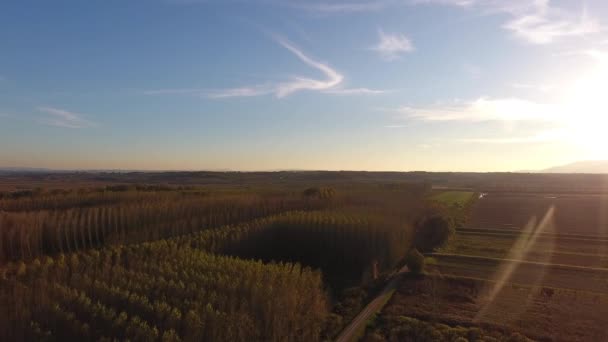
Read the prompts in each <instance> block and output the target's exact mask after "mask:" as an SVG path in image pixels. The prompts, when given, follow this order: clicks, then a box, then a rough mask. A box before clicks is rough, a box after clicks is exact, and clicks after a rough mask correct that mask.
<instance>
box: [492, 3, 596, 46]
mask: <svg viewBox="0 0 608 342" xmlns="http://www.w3.org/2000/svg"><path fill="white" fill-rule="evenodd" d="M535 3H536V4H537V5H536V8H535V9H534V10H532V11H531V12H528V13H523V14H521V15H516V16H515V17H514V18H513V19H511V20H509V21H508V22H507V23H505V24H504V26H503V27H504V28H505V29H507V30H509V31H511V32H513V33H514V34H515V36H517V37H519V38H522V39H523V40H525V41H527V42H529V43H533V44H548V43H552V42H554V41H557V40H559V39H562V38H567V37H582V36H586V35H589V34H593V33H598V32H600V31H601V30H602V28H601V25H600V23H599V21H598V20H597V19H596V18H593V17H591V16H590V15H589V14H588V13H587V11H586V10H585V9H583V11H582V13H581V14H580V15H572V14H571V13H570V12H567V11H563V10H560V9H557V8H552V7H550V6H549V1H548V0H545V1H536V2H535Z"/></svg>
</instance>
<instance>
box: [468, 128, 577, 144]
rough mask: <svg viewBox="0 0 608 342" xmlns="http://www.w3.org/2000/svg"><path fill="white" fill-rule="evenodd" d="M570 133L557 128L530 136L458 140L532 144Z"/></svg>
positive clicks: (563, 136)
mask: <svg viewBox="0 0 608 342" xmlns="http://www.w3.org/2000/svg"><path fill="white" fill-rule="evenodd" d="M569 136H570V135H569V134H568V132H566V131H565V130H561V129H555V130H546V131H542V132H539V133H537V134H533V135H529V136H516V137H508V138H496V137H490V138H464V139H459V140H458V141H460V142H463V143H471V144H501V145H502V144H530V143H543V142H554V141H563V140H564V139H566V138H568V137H569Z"/></svg>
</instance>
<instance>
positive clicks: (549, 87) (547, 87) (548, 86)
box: [511, 83, 557, 93]
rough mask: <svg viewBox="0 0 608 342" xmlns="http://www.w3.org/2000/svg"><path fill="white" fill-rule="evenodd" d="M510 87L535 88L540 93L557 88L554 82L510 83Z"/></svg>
mask: <svg viewBox="0 0 608 342" xmlns="http://www.w3.org/2000/svg"><path fill="white" fill-rule="evenodd" d="M511 87H512V88H515V89H523V90H535V91H540V92H542V93H549V92H551V91H553V90H555V89H556V88H557V86H556V85H555V84H529V83H512V84H511Z"/></svg>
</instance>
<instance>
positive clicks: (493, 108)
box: [397, 97, 559, 122]
mask: <svg viewBox="0 0 608 342" xmlns="http://www.w3.org/2000/svg"><path fill="white" fill-rule="evenodd" d="M557 109H558V108H556V106H555V105H550V104H542V103H536V102H532V101H527V100H522V99H518V98H504V99H491V98H485V97H481V98H478V99H476V100H474V101H470V102H462V101H457V102H455V103H452V104H449V105H434V106H428V107H401V108H399V109H397V112H398V113H400V114H402V115H405V116H406V117H407V118H411V119H416V120H423V121H435V122H442V121H444V122H447V121H468V122H484V121H554V120H555V119H556V115H558V114H557V113H559V111H558V110H557Z"/></svg>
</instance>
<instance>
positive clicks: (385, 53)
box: [370, 29, 415, 61]
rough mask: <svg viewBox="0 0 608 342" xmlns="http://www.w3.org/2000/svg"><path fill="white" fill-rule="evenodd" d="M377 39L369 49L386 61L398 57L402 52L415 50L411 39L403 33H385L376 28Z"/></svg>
mask: <svg viewBox="0 0 608 342" xmlns="http://www.w3.org/2000/svg"><path fill="white" fill-rule="evenodd" d="M378 38H379V41H378V43H377V44H376V45H374V46H372V47H371V48H370V49H371V50H373V51H376V52H377V53H378V54H380V57H382V58H383V59H385V60H387V61H392V60H395V59H398V58H400V57H401V56H402V55H403V54H405V53H408V52H412V51H414V50H415V48H414V44H413V43H412V41H411V40H410V39H409V38H408V37H407V36H405V35H403V34H399V33H392V34H391V33H385V32H384V31H383V30H381V29H379V30H378Z"/></svg>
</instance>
